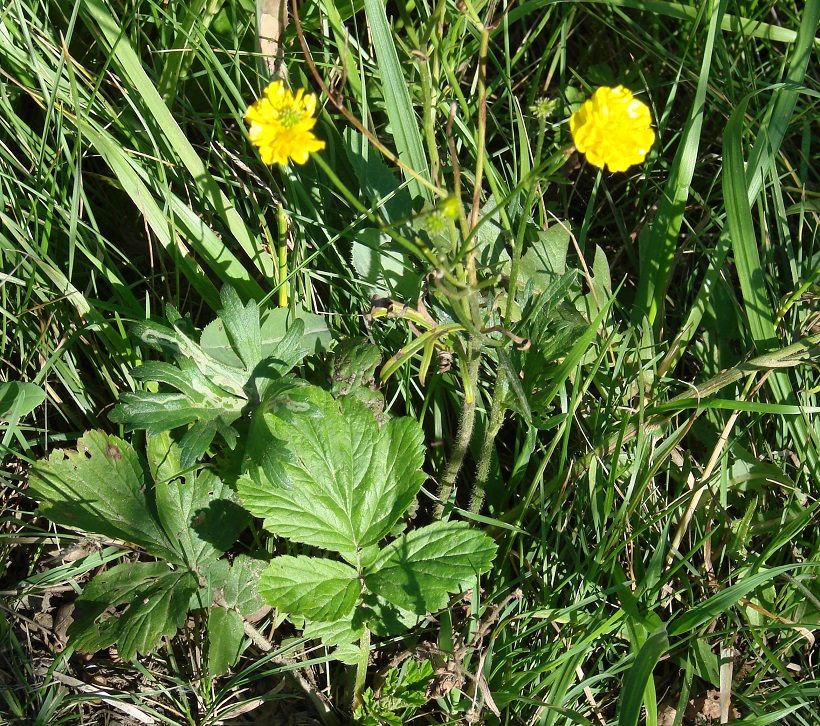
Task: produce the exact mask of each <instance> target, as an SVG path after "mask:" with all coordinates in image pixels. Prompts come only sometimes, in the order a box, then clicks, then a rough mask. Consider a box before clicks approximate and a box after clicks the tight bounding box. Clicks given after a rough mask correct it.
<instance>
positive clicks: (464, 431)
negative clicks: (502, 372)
mask: <svg viewBox="0 0 820 726" xmlns="http://www.w3.org/2000/svg"><path fill="white" fill-rule="evenodd" d="M480 363H481V343H480V342H479V341H477V340H475V338H471V340H470V343H469V345H468V348H467V355H466V356H464V358H463V359H462V361H461V363H460V365H461V367H462V372H461V373H462V376H461V377H462V380H463V381H464V406H463V407H462V409H461V419H460V420H459V422H458V431H457V432H456V440H455V445H454V448H453V453H452V455H451V456H450V459H449V461H448V462H447V466H446V467H445V469H444V473H443V474H442V475H441V481H440V482H439V486H438V498H439V501H438V503H437V504H436V507H435V509H434V510H433V518H434V519H435V520H440V519H441V518H442V516H443V515H444V508H445V506H446V505H447V502H448V501H449V500H450V495H451V494H452V493H453V487H454V486H455V483H456V478H457V477H458V473H459V471H461V466H462V464H463V463H464V457H465V456H466V454H467V449H468V448H469V447H470V440H471V439H472V438H473V428H474V427H475V405H476V402H475V399H476V380H477V379H478V367H479V365H480Z"/></svg>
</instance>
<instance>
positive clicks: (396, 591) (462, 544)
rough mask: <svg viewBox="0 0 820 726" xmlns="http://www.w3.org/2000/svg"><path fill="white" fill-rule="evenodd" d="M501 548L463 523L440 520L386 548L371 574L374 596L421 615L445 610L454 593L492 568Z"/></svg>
mask: <svg viewBox="0 0 820 726" xmlns="http://www.w3.org/2000/svg"><path fill="white" fill-rule="evenodd" d="M495 552H496V544H495V542H493V541H492V539H490V538H489V537H488V536H487V535H486V534H484V533H483V532H479V531H478V530H475V529H471V528H470V527H469V526H468V525H467V524H465V523H463V522H436V523H435V524H431V525H429V526H427V527H422V528H421V529H417V530H414V531H412V532H409V533H407V534H405V535H402V536H401V537H399V538H398V539H397V540H395V541H394V542H391V543H390V544H389V545H387V547H385V548H384V549H383V550H382V552H381V554H380V555H379V558H378V559H377V560H376V562H374V563H373V565H371V566H370V567H369V568H368V569H367V572H366V574H365V584H366V585H367V589H368V590H370V591H371V592H376V593H379V595H381V596H382V597H384V598H385V599H386V600H388V601H390V602H392V603H395V604H396V605H398V606H399V607H401V608H404V609H406V610H410V611H412V612H414V613H416V614H417V615H424V613H426V612H429V611H436V610H441V608H443V607H444V606H445V605H447V601H448V594H449V593H454V592H461V591H463V590H465V589H466V588H468V587H470V586H472V585H474V584H475V582H476V578H477V577H478V575H480V574H481V573H483V572H486V571H487V570H489V569H490V565H491V564H492V561H493V558H494V557H495Z"/></svg>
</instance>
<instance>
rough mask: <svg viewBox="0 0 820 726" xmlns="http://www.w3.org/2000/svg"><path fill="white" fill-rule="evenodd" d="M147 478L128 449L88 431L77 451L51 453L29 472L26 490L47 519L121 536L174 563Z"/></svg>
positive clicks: (112, 438) (111, 438) (114, 439)
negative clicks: (37, 501) (158, 518)
mask: <svg viewBox="0 0 820 726" xmlns="http://www.w3.org/2000/svg"><path fill="white" fill-rule="evenodd" d="M149 482H150V476H149V472H148V470H147V469H146V468H145V465H144V464H143V462H142V461H141V460H140V458H139V457H138V456H137V453H136V452H135V451H134V449H133V447H132V446H131V445H130V444H129V443H127V442H125V441H123V440H122V439H119V438H117V437H116V436H109V435H107V434H104V433H102V432H101V431H89V432H87V433H86V434H85V435H84V436H83V437H82V438H81V439H80V440H79V441H78V442H77V450H76V451H67V450H60V451H55V452H53V453H52V454H51V456H49V457H48V458H47V459H43V460H41V461H38V462H37V463H36V464H35V465H34V466H33V467H32V469H31V472H30V474H29V493H30V495H31V496H32V497H34V498H35V499H39V500H40V501H41V503H40V508H39V510H38V511H39V513H40V514H41V515H42V516H44V517H47V518H48V519H50V520H51V521H52V522H57V523H58V524H63V525H66V526H69V527H76V528H78V529H82V530H85V531H86V532H94V533H96V534H101V535H103V536H106V537H111V538H113V539H121V540H125V541H126V542H131V543H132V544H135V545H137V546H138V547H142V548H143V549H145V550H146V551H148V552H150V553H151V554H153V555H156V556H157V557H163V558H165V559H167V560H170V561H172V562H178V561H179V559H178V555H177V552H176V548H175V547H174V546H173V544H172V543H171V542H170V541H169V539H168V537H167V535H166V534H165V532H164V531H163V529H162V528H161V526H160V525H159V522H158V521H157V518H156V503H155V501H154V500H153V492H152V489H151V487H150V486H148V484H149Z"/></svg>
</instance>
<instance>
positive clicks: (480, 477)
mask: <svg viewBox="0 0 820 726" xmlns="http://www.w3.org/2000/svg"><path fill="white" fill-rule="evenodd" d="M508 385H509V384H508V383H507V371H505V370H504V368H502V367H501V366H499V368H498V374H497V375H496V379H495V388H494V389H493V391H494V392H493V403H492V406H491V407H490V415H489V420H488V421H487V430H486V431H485V432H484V441H482V442H481V453H480V455H479V457H478V466H477V467H476V476H475V483H474V484H473V492H472V494H471V495H470V511H471V512H472V513H473V514H478V512H479V511H480V510H481V505H482V504H484V493H485V491H486V487H487V479H488V477H489V474H490V462H491V461H492V458H493V444H494V443H495V437H496V436H498V432H499V431H500V430H501V425H502V424H503V423H504V414H505V413H506V412H507V407H506V405H505V398H506V396H507V387H508Z"/></svg>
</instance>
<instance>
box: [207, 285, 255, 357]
mask: <svg viewBox="0 0 820 726" xmlns="http://www.w3.org/2000/svg"><path fill="white" fill-rule="evenodd" d="M219 298H220V300H221V301H222V308H221V309H220V310H218V311H217V312H218V313H219V317H220V318H222V322H223V324H224V326H225V331H226V333H227V334H228V338H229V339H230V341H231V345H232V347H233V349H234V351H236V354H237V355H238V356H239V358H240V359H241V361H242V364H243V365H244V369H245V370H246V371H248V372H250V371H252V370H253V369H254V368H256V364H257V363H259V361H260V360H262V336H261V328H260V325H259V306H258V305H257V304H256V302H254V301H253V300H251V301H250V302H249V303H248V304H247V305H243V304H242V301H241V300H240V299H239V295H238V294H237V292H236V290H234V289H233V288H232V287H229V286H228V285H225V287H223V288H222V290H221V291H220V293H219Z"/></svg>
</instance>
